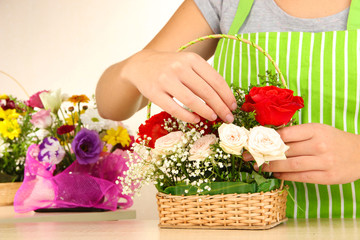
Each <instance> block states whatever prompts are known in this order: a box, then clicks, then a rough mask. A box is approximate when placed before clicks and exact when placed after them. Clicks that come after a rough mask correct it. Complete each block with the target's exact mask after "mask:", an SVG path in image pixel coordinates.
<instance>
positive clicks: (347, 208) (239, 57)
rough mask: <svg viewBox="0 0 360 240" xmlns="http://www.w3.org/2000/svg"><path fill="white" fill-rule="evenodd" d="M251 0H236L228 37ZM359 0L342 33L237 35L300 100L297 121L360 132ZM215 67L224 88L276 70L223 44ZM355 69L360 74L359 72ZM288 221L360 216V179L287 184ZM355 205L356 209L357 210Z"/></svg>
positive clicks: (245, 50) (234, 44)
mask: <svg viewBox="0 0 360 240" xmlns="http://www.w3.org/2000/svg"><path fill="white" fill-rule="evenodd" d="M252 3H253V0H252V1H249V0H240V2H239V7H238V11H237V13H236V16H235V19H234V21H233V24H232V26H231V28H230V31H229V34H230V35H236V34H237V33H238V31H239V29H240V27H241V25H242V24H243V22H244V20H245V19H246V17H247V15H248V13H249V11H250V9H251V7H252ZM359 9H360V0H353V1H352V3H351V7H350V13H349V18H348V24H347V29H348V30H346V31H332V32H320V33H309V32H266V33H250V34H241V35H239V36H240V37H242V38H245V39H248V40H251V41H253V42H255V43H256V44H258V45H259V46H260V47H262V48H263V49H264V50H265V51H266V52H268V53H269V54H270V56H272V58H273V59H274V60H275V61H276V63H277V64H278V66H279V68H280V70H281V71H282V73H283V75H284V77H285V79H286V81H287V85H288V87H289V88H290V89H292V90H293V91H294V92H295V93H296V94H297V95H299V96H302V97H303V98H304V101H305V107H304V108H303V109H302V110H301V111H300V113H298V114H297V116H295V117H296V118H297V120H298V122H299V123H300V124H301V123H309V122H316V123H323V124H327V125H330V126H333V127H336V128H338V129H341V130H344V131H347V132H351V133H355V134H358V133H359V127H360V121H359V108H360V106H359V104H360V51H359V46H360V32H359V30H357V29H358V28H360V10H359ZM214 68H215V69H216V70H217V71H218V72H219V73H220V74H221V75H222V76H223V77H224V78H225V80H226V81H227V82H228V84H234V85H238V86H242V87H247V86H248V85H249V84H250V83H258V81H259V79H258V74H263V75H264V74H265V71H266V70H272V71H273V72H274V71H275V68H274V67H273V66H272V64H271V63H269V62H268V60H267V59H266V58H265V57H264V55H263V54H262V53H259V52H258V51H257V50H256V49H255V48H253V47H251V46H250V45H248V44H243V43H241V42H239V41H235V40H231V39H221V40H220V41H219V44H218V47H217V49H216V52H215V56H214ZM357 69H359V71H358V70H357ZM287 185H288V186H289V187H290V189H289V193H290V195H291V196H292V197H289V198H288V204H287V216H288V217H291V218H340V217H341V218H357V217H360V180H357V181H355V182H352V183H348V184H340V185H320V184H307V183H301V182H287ZM358 204H359V205H358Z"/></svg>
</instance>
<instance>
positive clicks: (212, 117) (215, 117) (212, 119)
mask: <svg viewBox="0 0 360 240" xmlns="http://www.w3.org/2000/svg"><path fill="white" fill-rule="evenodd" d="M216 119H217V115H216V114H215V113H214V114H213V115H211V121H215V120H216Z"/></svg>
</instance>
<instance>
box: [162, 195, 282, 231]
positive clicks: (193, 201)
mask: <svg viewBox="0 0 360 240" xmlns="http://www.w3.org/2000/svg"><path fill="white" fill-rule="evenodd" d="M156 198H157V204H158V210H159V218H160V224H159V226H160V227H170V228H175V227H177V228H200V227H201V228H220V229H268V228H271V227H274V226H276V225H277V224H279V223H281V222H283V221H285V220H286V215H285V214H286V198H287V191H286V190H276V191H271V192H266V193H262V192H261V193H252V194H225V195H224V194H221V195H213V196H210V195H207V196H198V195H196V196H172V195H167V194H163V193H157V195H156Z"/></svg>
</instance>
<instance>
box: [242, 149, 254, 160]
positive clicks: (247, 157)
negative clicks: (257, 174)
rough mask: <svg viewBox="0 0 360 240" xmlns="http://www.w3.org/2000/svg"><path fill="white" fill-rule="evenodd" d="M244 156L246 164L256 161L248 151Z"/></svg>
mask: <svg viewBox="0 0 360 240" xmlns="http://www.w3.org/2000/svg"><path fill="white" fill-rule="evenodd" d="M242 156H243V159H244V161H245V162H249V161H252V160H254V158H253V156H252V155H251V154H250V153H249V152H248V151H246V152H244V153H243V155H242Z"/></svg>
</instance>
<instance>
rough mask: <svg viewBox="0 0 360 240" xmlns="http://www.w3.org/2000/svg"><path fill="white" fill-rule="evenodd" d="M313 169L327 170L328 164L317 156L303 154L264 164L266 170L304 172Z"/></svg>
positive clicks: (263, 169)
mask: <svg viewBox="0 0 360 240" xmlns="http://www.w3.org/2000/svg"><path fill="white" fill-rule="evenodd" d="M313 170H327V165H326V164H324V162H323V161H321V160H319V158H317V157H313V156H301V157H292V158H288V159H286V160H277V161H271V162H269V164H263V168H262V171H264V172H303V171H313Z"/></svg>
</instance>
